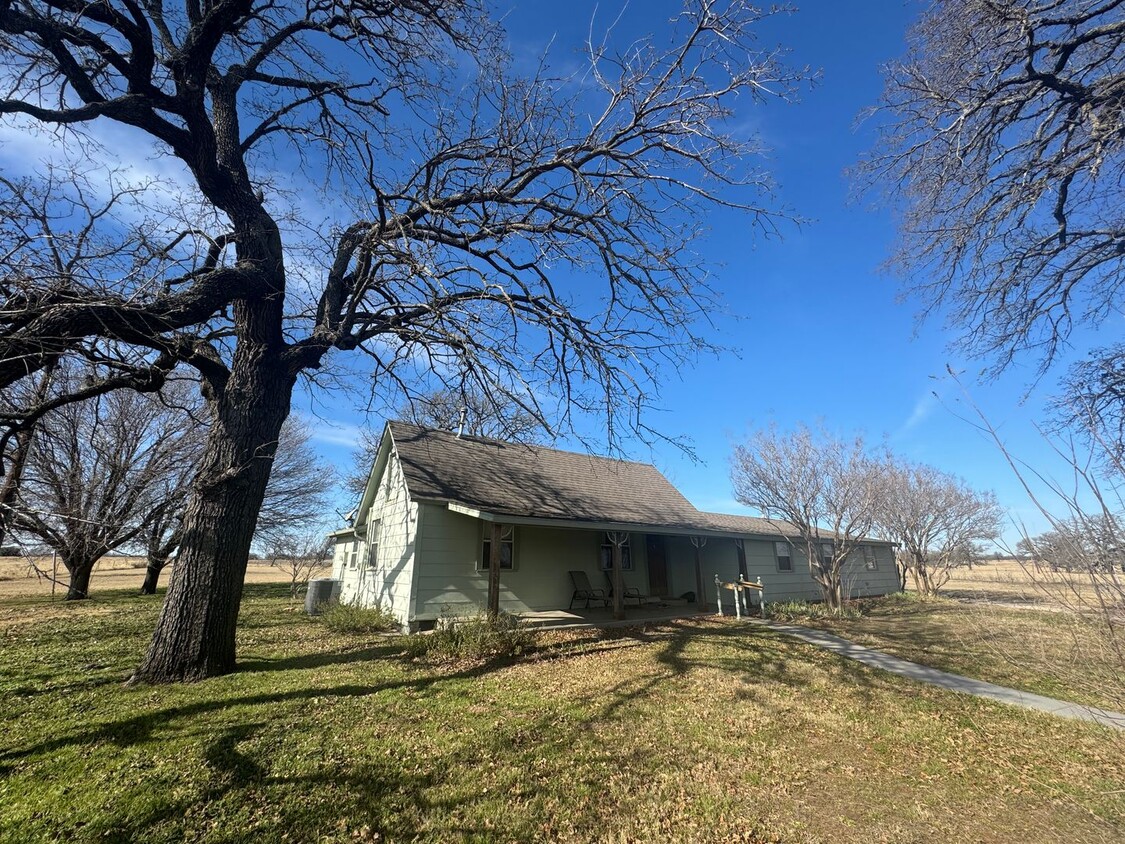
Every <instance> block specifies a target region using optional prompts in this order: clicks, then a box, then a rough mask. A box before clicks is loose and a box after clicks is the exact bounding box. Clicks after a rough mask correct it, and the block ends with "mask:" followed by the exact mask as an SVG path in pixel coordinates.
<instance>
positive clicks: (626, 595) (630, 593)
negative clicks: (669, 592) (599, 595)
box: [605, 571, 648, 607]
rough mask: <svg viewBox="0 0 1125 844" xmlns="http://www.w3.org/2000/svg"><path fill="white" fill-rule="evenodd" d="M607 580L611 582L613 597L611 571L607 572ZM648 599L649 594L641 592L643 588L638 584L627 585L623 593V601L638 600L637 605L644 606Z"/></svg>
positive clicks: (611, 588) (611, 589)
mask: <svg viewBox="0 0 1125 844" xmlns="http://www.w3.org/2000/svg"><path fill="white" fill-rule="evenodd" d="M605 579H606V582H607V583H608V584H609V597H611V598H612V597H613V576H612V574H611V573H610V572H608V571H607V572H606V573H605ZM647 600H648V595H643V594H641V590H640V589H638V588H637V587H636V586H626V587H625V591H624V592H622V593H621V603H623V604H624V603H625V602H626V601H636V602H637V606H638V607H641V606H644V603H645V601H647Z"/></svg>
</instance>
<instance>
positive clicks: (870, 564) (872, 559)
mask: <svg viewBox="0 0 1125 844" xmlns="http://www.w3.org/2000/svg"><path fill="white" fill-rule="evenodd" d="M863 567H864V568H865V569H867V570H868V571H878V570H879V558H878V557H877V556H876V555H875V549H874V548H872V547H871V546H870V545H864V546H863Z"/></svg>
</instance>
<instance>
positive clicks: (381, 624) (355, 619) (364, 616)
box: [320, 603, 400, 633]
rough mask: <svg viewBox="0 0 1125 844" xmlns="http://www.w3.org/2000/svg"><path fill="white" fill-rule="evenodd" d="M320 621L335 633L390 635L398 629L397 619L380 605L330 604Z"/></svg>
mask: <svg viewBox="0 0 1125 844" xmlns="http://www.w3.org/2000/svg"><path fill="white" fill-rule="evenodd" d="M320 620H321V621H322V622H323V623H324V626H325V627H327V628H328V629H329V630H333V631H335V632H336V633H390V632H394V631H397V630H399V629H400V625H399V623H398V619H397V618H395V616H394V614H393V613H392V612H391V611H390V610H385V609H383V607H382V605H381V604H376V605H375V606H373V607H361V606H359V605H358V604H341V603H331V604H329V605H328V606H326V607H325V608H324V612H322V613H321V614H320Z"/></svg>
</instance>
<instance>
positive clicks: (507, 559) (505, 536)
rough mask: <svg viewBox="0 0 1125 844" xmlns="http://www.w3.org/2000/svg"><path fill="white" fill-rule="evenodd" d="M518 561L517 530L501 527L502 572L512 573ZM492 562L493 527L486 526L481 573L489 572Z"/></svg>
mask: <svg viewBox="0 0 1125 844" xmlns="http://www.w3.org/2000/svg"><path fill="white" fill-rule="evenodd" d="M515 559H516V529H515V527H513V526H512V525H501V526H500V570H501V571H504V570H508V571H511V570H512V569H513V568H515ZM491 562H492V525H490V524H485V526H484V540H483V541H482V542H481V552H480V564H479V565H478V568H479V569H480V570H481V571H488V568H489V565H490V564H491Z"/></svg>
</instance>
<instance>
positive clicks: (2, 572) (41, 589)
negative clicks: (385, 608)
mask: <svg viewBox="0 0 1125 844" xmlns="http://www.w3.org/2000/svg"><path fill="white" fill-rule="evenodd" d="M33 563H34V565H35V566H37V567H38V568H39V570H40V571H42V572H45V573H46V574H47V575H48V576H46V577H44V576H41V575H37V574H36V573H35V569H34V567H33V565H32V564H33ZM50 574H51V558H50V557H49V556H47V557H36V558H28V557H0V600H3V599H4V598H13V597H16V596H32V595H35V596H40V597H49V596H50V595H51V578H50V576H49V575H50ZM171 574H172V569H171V567H169V568H167V569H165V570H164V571H163V572H162V573H161V575H160V580H161V583H167V578H168V577H170V576H171ZM144 579H145V561H144V558H143V557H103V558H102V559H101V560H99V561H98V564H97V565H96V566H95V567H94V574H93V576H92V577H91V578H90V594H91V595H92V596H93V597H95V598H96V597H98V594H99V593H101V592H107V591H115V590H127V589H133V590H139V589H140V588H141V582H142V581H143V580H144ZM288 580H289V575H287V574H286V573H285V572H284V571H282V570H281V569H279V568H277V567H275V566H271V565H270V564H269V563H263V562H260V561H257V560H251V561H250V565H249V566H247V569H246V582H247V583H277V582H280V581H284V582H288ZM58 581H59V583H58V585H57V586H56V587H55V595H56V597H58V598H60V599H61V598H62V597H63V596H64V595H66V584H67V573H66V569H64V568H63V567H62V566H61V565H60V566H59V568H58Z"/></svg>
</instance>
